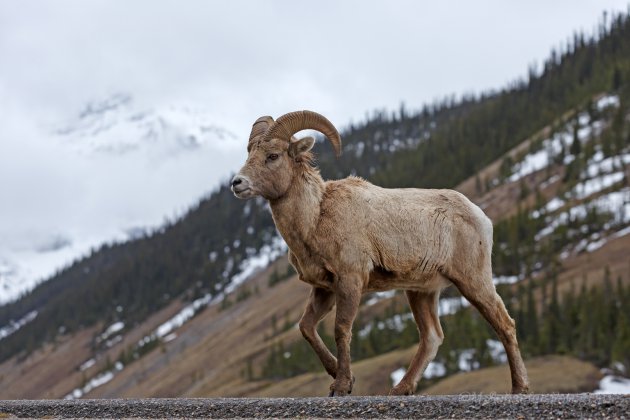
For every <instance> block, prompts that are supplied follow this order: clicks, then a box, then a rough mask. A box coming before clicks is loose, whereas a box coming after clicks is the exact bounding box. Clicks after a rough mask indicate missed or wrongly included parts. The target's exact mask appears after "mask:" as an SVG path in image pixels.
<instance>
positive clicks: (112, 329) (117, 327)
mask: <svg viewBox="0 0 630 420" xmlns="http://www.w3.org/2000/svg"><path fill="white" fill-rule="evenodd" d="M123 328H125V323H124V322H122V321H118V322H114V323H113V324H112V325H110V326H109V327H107V329H106V330H105V332H103V334H101V340H107V339H108V338H109V337H111V336H112V335H114V334H116V333H117V332H118V331H121V330H122V329H123Z"/></svg>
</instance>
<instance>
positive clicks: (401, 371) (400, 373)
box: [389, 368, 407, 386]
mask: <svg viewBox="0 0 630 420" xmlns="http://www.w3.org/2000/svg"><path fill="white" fill-rule="evenodd" d="M405 373H407V370H406V369H405V368H398V369H396V370H395V371H393V372H392V373H391V374H390V375H389V377H390V378H391V380H392V385H393V386H396V385H398V384H399V383H400V381H402V378H403V377H404V376H405Z"/></svg>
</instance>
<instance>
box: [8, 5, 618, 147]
mask: <svg viewBox="0 0 630 420" xmlns="http://www.w3.org/2000/svg"><path fill="white" fill-rule="evenodd" d="M627 7H628V1H627V0H554V1H548V0H528V1H520V2H515V1H504V0H495V1H474V2H469V1H432V2H427V1H415V0H414V1H403V0H396V1H367V0H360V1H336V0H334V1H321V0H318V1H311V2H304V1H288V0H286V1H254V0H251V1H238V0H230V1H223V2H219V1H179V0H176V1H156V0H149V1H123V0H120V1H116V0H106V1H85V0H78V1H61V0H60V1H43V0H30V1H28V0H14V1H8V0H5V1H2V2H1V3H0V106H2V107H3V108H5V107H11V108H14V111H15V112H16V113H24V114H26V116H27V119H30V118H33V119H34V120H35V121H38V120H53V121H54V120H55V119H56V118H64V117H66V116H67V114H69V113H73V112H76V110H77V109H79V108H81V107H82V105H83V104H84V103H85V102H86V101H87V100H93V99H98V98H100V97H103V96H106V95H108V94H110V93H112V92H121V91H122V92H129V93H131V94H132V95H133V96H134V98H135V99H136V100H137V101H142V102H146V103H149V104H156V103H170V102H173V101H186V102H197V103H202V104H204V105H205V106H206V107H207V108H208V109H209V110H210V111H211V112H212V113H214V114H215V115H216V118H217V120H218V122H221V123H223V124H224V125H226V126H228V127H229V128H230V129H232V130H233V131H236V132H237V133H238V134H239V135H242V136H245V135H247V134H248V132H249V126H250V124H251V122H253V121H254V120H255V119H256V118H257V117H258V116H260V115H264V114H271V115H273V116H277V115H278V114H281V113H284V112H288V111H293V110H296V109H305V108H306V109H313V110H316V111H319V112H321V113H324V114H326V115H327V116H329V118H330V119H331V120H333V121H334V122H335V123H337V124H338V125H341V126H343V125H344V124H346V123H347V122H348V121H349V120H350V119H351V118H354V119H358V118H362V117H363V116H364V115H365V112H366V111H367V110H372V109H374V108H381V107H389V108H396V107H397V106H398V104H399V103H400V102H401V101H404V102H406V103H407V105H408V106H409V107H412V108H414V107H419V106H420V105H421V104H422V103H424V102H427V101H431V100H432V99H434V98H438V97H441V96H444V95H447V94H451V93H456V94H461V93H462V92H467V91H474V92H479V91H480V90H484V89H488V88H499V87H502V86H504V85H505V84H506V83H507V82H509V81H511V80H514V79H515V78H516V77H518V76H523V75H524V74H525V73H526V69H527V66H528V65H529V64H531V63H534V62H537V63H540V62H541V60H542V59H543V58H545V57H546V56H547V54H548V53H549V51H550V49H551V48H552V47H554V46H557V45H559V44H560V43H563V42H564V41H566V39H568V37H569V36H570V35H571V34H572V32H573V31H575V30H579V29H583V30H586V31H588V32H591V31H592V29H593V28H594V27H595V24H596V22H597V21H598V20H599V19H600V18H601V15H602V12H603V11H605V10H616V11H619V10H627ZM0 141H2V142H6V141H11V140H8V139H6V138H3V139H1V140H0Z"/></svg>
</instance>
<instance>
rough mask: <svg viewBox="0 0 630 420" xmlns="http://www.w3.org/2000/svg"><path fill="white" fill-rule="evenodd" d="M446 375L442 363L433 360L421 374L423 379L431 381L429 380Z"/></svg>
mask: <svg viewBox="0 0 630 420" xmlns="http://www.w3.org/2000/svg"><path fill="white" fill-rule="evenodd" d="M444 375H446V366H445V365H444V363H441V362H436V361H435V360H434V361H432V362H429V364H428V365H427V368H426V369H425V370H424V373H423V374H422V377H423V378H426V379H431V378H439V377H441V376H444Z"/></svg>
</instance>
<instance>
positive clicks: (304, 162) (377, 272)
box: [232, 111, 528, 396]
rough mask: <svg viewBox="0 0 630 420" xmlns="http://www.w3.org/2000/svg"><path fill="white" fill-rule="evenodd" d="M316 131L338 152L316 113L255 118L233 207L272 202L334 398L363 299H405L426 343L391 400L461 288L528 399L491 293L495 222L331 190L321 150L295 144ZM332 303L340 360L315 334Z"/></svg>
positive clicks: (401, 193)
mask: <svg viewBox="0 0 630 420" xmlns="http://www.w3.org/2000/svg"><path fill="white" fill-rule="evenodd" d="M305 129H314V130H318V131H320V132H321V133H323V134H324V135H325V136H326V137H327V138H328V139H329V140H330V141H331V143H332V145H333V147H334V149H335V152H336V153H337V155H339V154H340V153H341V139H340V137H339V133H338V132H337V130H336V129H335V127H334V126H333V125H332V123H331V122H330V121H328V119H326V118H325V117H323V116H322V115H319V114H317V113H314V112H311V111H298V112H292V113H289V114H286V115H283V116H281V117H280V118H278V120H277V121H274V120H273V118H271V117H268V116H265V117H261V118H259V119H258V120H257V121H256V122H255V123H254V126H253V128H252V132H251V135H250V138H249V144H248V146H247V150H248V157H247V161H246V163H245V165H244V166H243V168H242V169H241V170H240V172H239V173H238V174H237V175H236V176H235V177H234V179H233V180H232V191H233V192H234V195H236V197H238V198H243V199H246V198H250V197H254V196H258V195H260V196H262V197H263V198H265V199H267V200H268V201H269V204H270V206H271V212H272V214H273V219H274V221H275V224H276V227H277V228H278V231H279V232H280V234H281V235H282V237H283V238H284V240H285V241H286V243H287V244H288V246H289V250H290V251H289V260H290V262H291V264H293V266H294V267H295V269H296V270H297V272H298V274H299V278H300V280H302V281H304V282H306V283H308V284H310V285H311V286H312V290H311V293H310V298H309V301H308V303H307V305H306V309H305V312H304V315H303V316H302V319H301V320H300V323H299V326H300V330H301V332H302V334H303V335H304V338H305V339H306V340H307V341H308V342H309V343H310V345H311V346H312V347H313V349H314V350H315V352H316V353H317V356H318V357H319V358H320V359H321V361H322V364H323V365H324V368H325V369H326V371H327V372H328V373H329V374H330V376H332V377H333V378H334V382H333V383H332V385H331V386H330V395H331V396H338V395H339V396H342V395H347V394H349V393H350V392H351V391H352V386H353V383H354V377H353V376H352V373H351V370H350V339H351V330H352V323H353V321H354V319H355V317H356V315H357V311H358V309H359V302H360V300H361V295H362V294H363V293H366V292H373V291H383V290H391V289H404V290H405V293H406V295H407V299H408V301H409V305H410V306H411V310H412V312H413V316H414V319H415V321H416V323H417V325H418V330H419V332H420V345H419V347H418V350H417V352H416V354H415V356H414V357H413V360H412V361H411V365H410V366H409V369H408V370H407V373H406V374H405V376H404V377H403V379H402V380H401V381H400V383H399V384H398V385H396V386H395V387H393V388H392V389H391V391H390V395H409V394H413V392H414V391H415V389H416V385H417V383H418V380H419V379H420V378H421V376H422V373H423V372H424V369H425V368H426V367H427V364H428V363H429V362H430V361H431V360H432V359H433V358H434V357H435V355H436V353H437V350H438V347H439V346H440V344H441V343H442V340H443V338H444V334H443V333H442V328H441V326H440V320H439V317H438V300H439V295H440V291H441V290H442V289H443V288H445V287H447V286H449V285H451V284H454V285H455V286H456V287H457V288H458V289H459V290H460V292H461V293H462V295H464V296H465V297H466V298H467V299H468V300H469V301H470V302H471V303H472V304H473V305H474V306H475V307H476V308H477V309H478V310H479V311H480V312H481V314H482V315H483V316H484V317H485V319H486V320H487V321H488V322H489V323H490V324H491V325H492V327H493V328H494V330H495V331H496V333H497V334H498V336H499V338H500V339H501V342H502V343H503V346H504V347H505V351H506V353H507V357H508V360H509V364H510V371H511V375H512V392H513V393H523V392H527V391H528V379H527V372H526V370H525V366H524V364H523V360H522V358H521V354H520V351H519V348H518V343H517V341H516V329H515V325H514V321H513V320H512V318H510V316H509V315H508V312H507V311H506V309H505V306H504V304H503V301H502V300H501V298H500V297H499V295H498V294H497V293H496V290H495V287H494V284H493V282H492V267H491V261H490V259H491V252H492V223H491V221H490V220H489V219H488V218H487V217H486V215H485V214H484V213H483V212H482V211H481V209H479V207H477V206H476V205H474V204H473V203H471V202H470V201H469V200H468V199H467V198H466V197H465V196H463V195H462V194H460V193H458V192H456V191H453V190H445V189H442V190H432V189H415V188H405V189H385V188H381V187H378V186H376V185H373V184H371V183H369V182H367V181H365V180H363V179H361V178H357V177H348V178H346V179H342V180H336V181H324V180H323V179H322V177H321V176H320V174H319V171H318V170H317V168H315V167H314V166H313V164H312V158H313V157H312V154H311V152H310V150H311V148H312V147H313V144H314V140H313V138H311V137H305V138H302V139H299V140H298V139H296V138H295V137H293V135H294V134H296V133H297V132H298V131H300V130H305ZM335 304H336V306H337V311H336V318H335V342H336V345H337V358H335V357H334V356H333V355H332V354H331V352H330V351H329V350H328V349H327V348H326V346H325V345H324V343H323V342H322V340H321V338H320V337H319V335H318V334H317V331H316V326H317V324H318V323H319V321H320V320H321V319H322V318H323V317H324V316H325V315H326V314H327V313H328V312H330V310H331V309H332V307H333V306H334V305H335Z"/></svg>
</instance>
